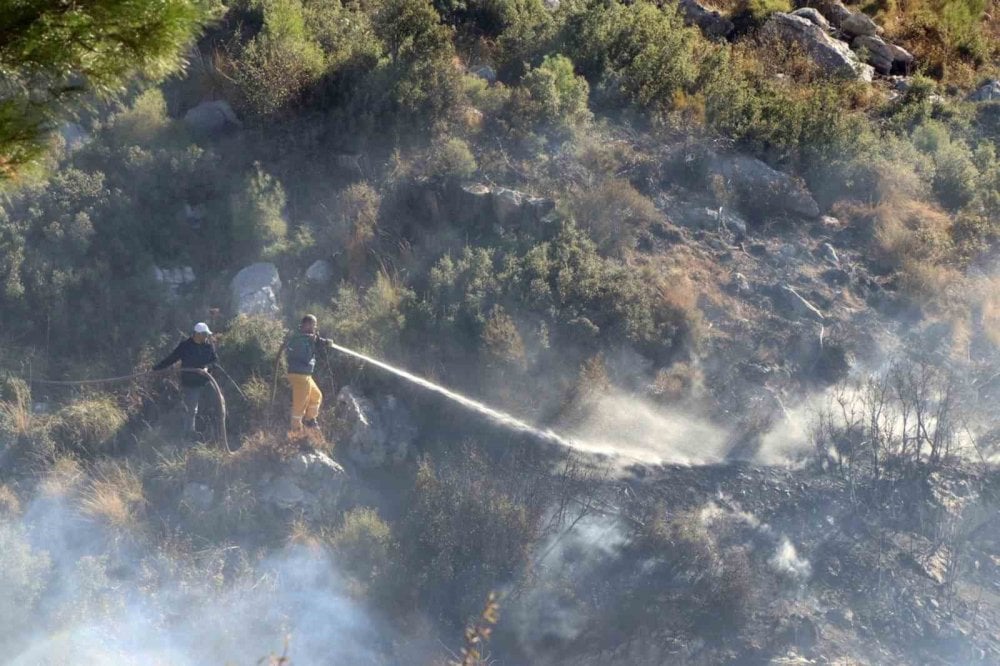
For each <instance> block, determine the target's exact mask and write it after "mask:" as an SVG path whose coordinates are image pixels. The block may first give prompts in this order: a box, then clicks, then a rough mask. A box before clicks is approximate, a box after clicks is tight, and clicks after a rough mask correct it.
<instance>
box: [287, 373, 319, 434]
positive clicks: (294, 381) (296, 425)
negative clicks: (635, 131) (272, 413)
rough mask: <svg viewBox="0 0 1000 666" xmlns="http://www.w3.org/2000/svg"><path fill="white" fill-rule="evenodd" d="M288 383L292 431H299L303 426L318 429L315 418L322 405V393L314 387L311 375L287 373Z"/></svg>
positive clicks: (314, 383)
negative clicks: (290, 391)
mask: <svg viewBox="0 0 1000 666" xmlns="http://www.w3.org/2000/svg"><path fill="white" fill-rule="evenodd" d="M288 383H289V384H291V385H292V423H291V428H292V430H300V429H301V428H302V426H303V425H305V426H307V427H310V428H315V427H318V423H317V421H316V417H317V416H319V408H320V406H321V405H322V404H323V392H322V391H320V390H319V387H318V386H316V382H315V381H313V378H312V375H300V374H297V373H292V372H289V373H288Z"/></svg>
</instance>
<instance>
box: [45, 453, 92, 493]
mask: <svg viewBox="0 0 1000 666" xmlns="http://www.w3.org/2000/svg"><path fill="white" fill-rule="evenodd" d="M81 481H83V467H82V466H81V465H80V463H79V462H78V461H77V460H76V458H73V457H70V456H60V457H59V458H56V460H55V462H54V463H53V465H52V467H51V468H50V469H49V470H48V473H46V474H45V476H44V477H43V478H42V480H41V482H40V483H39V484H38V490H39V492H40V493H41V495H42V496H44V497H51V498H57V497H69V496H71V495H73V494H74V493H75V492H76V491H77V490H78V489H79V487H80V482H81Z"/></svg>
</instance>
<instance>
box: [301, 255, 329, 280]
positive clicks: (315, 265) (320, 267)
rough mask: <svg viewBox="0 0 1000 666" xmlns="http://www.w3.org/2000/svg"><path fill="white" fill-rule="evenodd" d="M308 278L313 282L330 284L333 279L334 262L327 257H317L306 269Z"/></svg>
mask: <svg viewBox="0 0 1000 666" xmlns="http://www.w3.org/2000/svg"><path fill="white" fill-rule="evenodd" d="M306 280H308V281H309V282H312V283H313V284H320V285H323V284H330V281H331V280H333V264H331V263H330V262H329V261H327V260H326V259H317V260H316V261H314V262H312V264H310V265H309V268H307V269H306Z"/></svg>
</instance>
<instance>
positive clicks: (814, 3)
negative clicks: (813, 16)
mask: <svg viewBox="0 0 1000 666" xmlns="http://www.w3.org/2000/svg"><path fill="white" fill-rule="evenodd" d="M807 5H808V6H809V7H813V8H815V9H816V11H818V12H819V13H820V14H822V15H823V18H825V19H826V20H827V21H829V22H830V25H832V26H833V27H835V28H839V27H840V26H841V25H842V24H843V23H844V21H846V20H847V19H849V18H850V17H851V16H852V15H853V13H852V12H851V10H850V9H848V8H847V7H845V6H844V3H842V2H841V1H840V0H811V1H810V2H808V3H807Z"/></svg>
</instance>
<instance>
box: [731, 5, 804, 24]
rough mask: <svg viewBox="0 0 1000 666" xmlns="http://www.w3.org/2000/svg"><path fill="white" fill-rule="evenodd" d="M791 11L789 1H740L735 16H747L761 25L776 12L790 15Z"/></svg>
mask: <svg viewBox="0 0 1000 666" xmlns="http://www.w3.org/2000/svg"><path fill="white" fill-rule="evenodd" d="M790 11H792V3H791V2H789V0H740V2H738V3H737V6H736V10H735V11H734V15H736V16H746V17H748V18H750V19H751V20H752V21H754V22H755V23H758V24H760V23H763V22H764V19H766V18H767V17H768V16H770V15H771V14H774V13H775V12H785V13H788V12H790Z"/></svg>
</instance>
